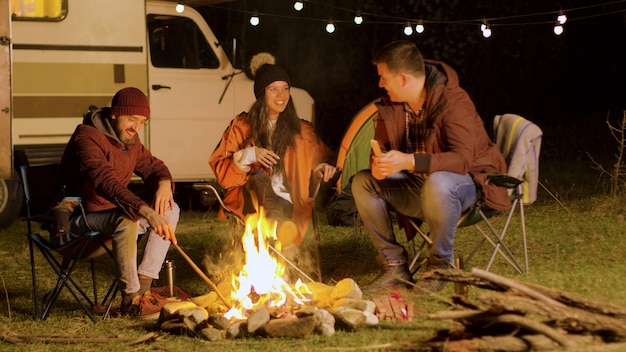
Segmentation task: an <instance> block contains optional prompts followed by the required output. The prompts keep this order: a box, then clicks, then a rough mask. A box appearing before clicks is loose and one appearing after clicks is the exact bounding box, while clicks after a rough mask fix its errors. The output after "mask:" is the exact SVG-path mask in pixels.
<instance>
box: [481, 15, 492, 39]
mask: <svg viewBox="0 0 626 352" xmlns="http://www.w3.org/2000/svg"><path fill="white" fill-rule="evenodd" d="M480 31H481V32H483V37H485V38H489V37H491V27H490V26H489V22H487V20H486V19H483V24H481V25H480Z"/></svg>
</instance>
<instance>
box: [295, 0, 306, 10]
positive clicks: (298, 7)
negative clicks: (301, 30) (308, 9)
mask: <svg viewBox="0 0 626 352" xmlns="http://www.w3.org/2000/svg"><path fill="white" fill-rule="evenodd" d="M293 8H294V9H296V11H301V10H302V9H303V8H304V3H302V1H296V2H295V3H294V4H293Z"/></svg>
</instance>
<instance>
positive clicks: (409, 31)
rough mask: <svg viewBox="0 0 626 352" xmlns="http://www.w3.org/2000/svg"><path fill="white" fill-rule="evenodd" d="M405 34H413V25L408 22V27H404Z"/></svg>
mask: <svg viewBox="0 0 626 352" xmlns="http://www.w3.org/2000/svg"><path fill="white" fill-rule="evenodd" d="M404 34H405V35H411V34H413V27H411V23H409V22H407V23H406V26H404Z"/></svg>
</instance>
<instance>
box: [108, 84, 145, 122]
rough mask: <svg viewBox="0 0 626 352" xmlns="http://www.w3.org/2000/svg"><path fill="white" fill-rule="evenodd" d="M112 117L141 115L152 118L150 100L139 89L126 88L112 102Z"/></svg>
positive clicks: (116, 94)
mask: <svg viewBox="0 0 626 352" xmlns="http://www.w3.org/2000/svg"><path fill="white" fill-rule="evenodd" d="M111 115H115V116H122V115H141V116H145V117H146V118H148V119H149V118H150V104H148V98H147V97H146V95H145V94H143V92H142V91H141V90H139V89H137V88H133V87H130V88H124V89H122V90H120V91H119V92H117V93H115V96H114V97H113V100H112V101H111Z"/></svg>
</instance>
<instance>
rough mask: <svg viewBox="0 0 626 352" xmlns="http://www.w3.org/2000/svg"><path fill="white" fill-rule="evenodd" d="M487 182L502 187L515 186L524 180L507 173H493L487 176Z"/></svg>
mask: <svg viewBox="0 0 626 352" xmlns="http://www.w3.org/2000/svg"><path fill="white" fill-rule="evenodd" d="M487 182H490V183H493V184H495V185H496V186H500V187H506V188H515V187H517V186H518V185H519V184H520V183H522V182H524V181H522V180H520V179H519V178H516V177H513V176H509V175H507V174H493V175H490V176H488V177H487Z"/></svg>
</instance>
